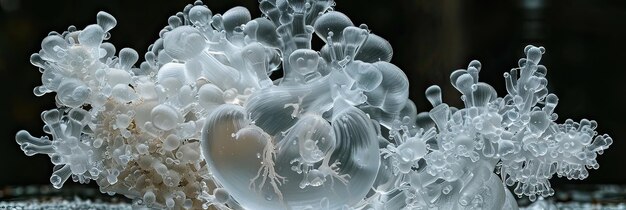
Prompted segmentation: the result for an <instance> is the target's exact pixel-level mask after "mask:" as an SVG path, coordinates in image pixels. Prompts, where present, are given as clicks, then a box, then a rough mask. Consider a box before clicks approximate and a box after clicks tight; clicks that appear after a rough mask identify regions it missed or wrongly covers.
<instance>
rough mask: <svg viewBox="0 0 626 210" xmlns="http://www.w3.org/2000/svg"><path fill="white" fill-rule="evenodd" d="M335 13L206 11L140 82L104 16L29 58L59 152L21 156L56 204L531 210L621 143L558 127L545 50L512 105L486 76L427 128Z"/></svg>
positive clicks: (54, 37) (168, 32)
mask: <svg viewBox="0 0 626 210" xmlns="http://www.w3.org/2000/svg"><path fill="white" fill-rule="evenodd" d="M333 6H334V2H333V0H260V9H261V11H262V13H263V14H264V15H263V17H259V18H256V19H252V18H251V17H250V16H251V15H250V13H249V11H248V10H247V9H246V8H243V7H235V8H232V9H230V10H228V11H226V12H225V13H224V14H222V15H220V14H215V15H214V14H213V12H212V11H211V10H210V9H208V7H207V6H205V5H203V3H202V2H201V1H196V2H195V3H194V4H189V5H187V6H186V7H185V8H184V10H183V12H179V13H177V14H176V15H173V16H171V17H170V18H169V19H168V23H169V25H167V26H165V28H163V30H161V32H160V34H159V35H160V38H159V39H157V40H156V41H155V42H154V44H152V45H151V46H150V47H149V48H148V50H147V52H146V53H145V55H144V58H145V61H144V62H141V63H140V64H139V65H135V63H136V62H137V61H138V60H139V55H138V53H137V52H136V51H135V50H133V49H130V48H124V49H121V50H119V51H118V52H117V53H116V49H115V47H114V45H113V44H111V43H108V42H106V40H107V39H108V38H109V37H110V34H109V30H111V28H113V27H114V26H115V25H116V23H117V21H116V20H115V18H113V16H111V15H110V14H108V13H106V12H100V13H98V14H97V18H96V21H97V24H93V25H89V26H87V27H85V28H84V29H82V30H78V29H76V27H74V26H70V27H69V28H68V30H67V31H65V32H63V33H57V32H51V33H50V34H49V35H48V36H47V37H46V38H44V39H43V41H42V44H41V48H42V49H41V51H39V52H38V53H35V54H33V55H32V56H31V58H30V60H31V62H32V64H33V65H34V66H36V67H38V68H39V70H40V72H41V73H42V78H41V81H42V85H41V86H38V87H36V88H35V89H34V94H35V95H37V96H41V95H43V94H46V93H56V104H57V108H55V109H52V110H47V111H44V112H43V113H42V114H41V117H42V119H43V121H44V122H45V126H44V128H43V130H44V131H45V132H46V133H47V134H50V135H51V137H49V136H43V137H33V136H31V135H30V134H29V133H28V132H27V131H23V130H22V131H19V132H18V133H17V135H16V140H17V143H18V144H19V145H20V146H21V148H22V150H23V151H24V153H25V154H26V155H29V156H30V155H35V154H45V155H48V156H50V159H51V161H52V163H53V164H54V165H55V166H54V169H53V172H52V176H51V177H50V182H51V183H52V185H53V186H54V187H56V188H60V187H62V186H63V183H65V182H66V181H67V180H68V179H70V178H71V179H72V181H74V182H80V183H87V182H89V181H91V180H93V181H95V182H96V183H97V184H98V185H99V186H100V190H101V192H102V193H108V194H116V193H119V194H122V195H125V196H127V197H129V198H131V199H133V200H134V201H135V205H138V206H147V207H153V208H176V209H198V208H209V207H212V208H217V209H229V208H234V209H254V210H261V209H430V208H438V209H516V208H517V204H516V201H515V199H514V195H517V196H528V197H529V198H530V200H535V199H536V198H537V196H543V197H546V196H550V195H552V194H553V193H554V190H553V189H552V187H551V186H550V182H549V179H550V178H551V177H553V176H554V175H555V174H556V175H557V176H559V177H567V178H569V179H584V178H586V177H587V176H588V175H589V172H588V171H587V170H588V169H597V168H598V167H599V165H598V163H597V162H596V160H595V159H596V157H597V155H599V154H602V152H603V151H604V150H605V149H607V148H608V147H609V145H611V143H612V139H611V138H610V137H609V136H608V135H606V134H605V135H597V132H596V131H594V129H595V128H596V127H597V123H596V122H595V121H593V120H586V119H583V120H581V121H580V122H574V121H573V120H571V119H568V120H565V123H563V124H557V123H555V120H556V119H557V114H556V113H554V112H553V111H554V109H555V107H556V105H557V102H558V98H557V96H556V95H554V94H552V93H549V92H548V89H547V88H546V86H547V84H548V82H547V80H546V78H545V75H546V67H544V66H543V65H540V64H539V61H540V60H541V57H542V55H543V54H544V53H545V49H544V48H543V47H535V46H527V47H526V48H525V49H524V54H525V58H522V59H520V60H519V63H518V67H516V68H513V69H512V70H510V71H509V72H507V73H504V79H505V82H506V90H507V94H506V95H505V96H504V97H498V96H497V94H496V91H495V90H494V88H493V87H492V86H490V85H489V84H486V83H483V82H480V81H479V72H480V70H481V64H480V62H478V61H472V62H470V63H469V65H468V67H467V69H461V70H456V71H454V72H453V73H452V74H451V75H450V80H451V82H452V85H453V86H454V87H455V88H456V89H458V91H459V92H461V93H462V97H461V100H462V101H463V102H464V105H465V107H462V108H455V107H450V106H449V105H447V104H446V103H443V102H442V99H441V98H442V97H441V89H440V88H439V87H438V86H436V85H434V86H431V87H429V88H428V89H427V90H426V97H427V99H428V101H429V102H430V103H431V104H432V106H433V107H434V108H432V109H431V110H430V111H427V112H421V113H418V112H417V109H416V107H415V105H414V104H413V102H412V101H411V100H409V99H408V91H409V83H408V80H407V78H406V76H405V74H404V73H403V72H402V70H400V69H399V68H398V67H396V66H395V65H393V64H391V63H389V61H390V60H391V57H392V48H391V46H390V44H389V43H388V42H387V41H386V40H385V39H383V38H381V37H379V36H377V35H375V34H373V33H370V30H369V29H368V27H367V26H366V25H364V24H363V25H360V26H354V24H353V23H352V21H351V20H350V19H349V18H348V17H347V16H346V15H344V14H343V13H341V12H338V11H334V10H333ZM313 34H315V35H317V36H318V37H319V38H320V39H321V40H323V41H324V43H325V44H324V46H323V47H322V48H321V49H320V50H319V51H316V50H312V49H311V39H313V38H314V35H313ZM278 71H280V72H282V76H281V77H280V78H279V79H275V80H272V79H270V75H272V74H275V73H276V72H278ZM507 187H510V188H507ZM509 189H513V190H512V193H511V191H510V190H509Z"/></svg>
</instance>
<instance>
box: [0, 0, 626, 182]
mask: <svg viewBox="0 0 626 210" xmlns="http://www.w3.org/2000/svg"><path fill="white" fill-rule="evenodd" d="M390 2H392V1H363V0H337V6H336V9H337V10H339V11H341V12H343V13H345V14H347V15H348V16H349V17H350V18H352V21H353V22H354V23H355V24H357V25H358V24H360V23H366V24H367V25H368V26H369V28H370V29H371V30H372V32H373V33H376V34H378V35H380V36H382V37H384V38H386V39H387V40H389V42H391V45H392V46H393V48H394V57H393V60H392V63H394V64H396V65H397V66H399V67H400V68H402V69H403V70H404V71H405V73H406V74H407V76H408V78H409V80H410V84H411V94H410V98H411V99H412V100H413V101H415V103H416V104H417V106H418V110H419V111H427V110H429V109H430V106H429V105H428V103H427V101H426V100H425V98H424V90H425V89H426V88H427V87H428V86H430V85H432V84H438V85H440V86H441V87H442V89H443V91H444V100H445V101H446V102H447V103H449V104H452V105H455V106H457V107H458V106H460V105H461V104H460V100H459V96H460V95H459V94H458V93H456V91H455V90H454V88H453V87H452V86H451V85H450V83H449V76H448V75H449V73H450V72H452V71H453V70H455V69H459V68H466V67H467V64H468V63H469V62H470V61H471V60H473V59H478V60H480V61H481V62H482V63H483V68H482V71H481V75H480V78H481V80H482V81H484V82H488V83H489V84H491V85H493V86H494V87H495V88H496V89H497V90H498V93H499V95H500V96H503V95H504V94H505V93H506V92H505V90H504V78H503V76H502V74H503V73H504V72H505V71H508V70H510V69H511V68H513V67H516V66H517V60H518V59H519V58H520V57H522V56H523V49H524V46H526V45H527V44H534V45H541V46H544V47H546V49H547V53H546V54H545V55H544V58H543V60H542V63H543V64H544V65H546V66H547V67H548V76H547V77H548V80H549V82H550V83H549V87H550V89H551V91H552V92H554V93H556V94H557V95H558V96H559V98H560V101H559V106H558V107H557V110H556V111H557V113H559V116H560V118H559V121H558V122H563V121H564V120H565V119H566V118H573V119H574V120H576V121H578V120H580V119H582V118H588V119H594V120H597V121H598V122H599V128H598V132H599V133H601V134H602V133H609V134H610V135H611V136H612V137H613V139H614V143H613V145H612V146H611V148H610V149H609V150H608V151H607V152H606V153H605V154H603V155H601V156H600V157H599V158H598V161H599V162H600V165H601V167H600V169H599V170H592V171H590V173H591V174H590V177H589V178H588V179H586V180H583V181H568V180H565V179H557V178H554V179H553V182H552V183H553V184H554V185H555V186H556V187H558V186H559V185H563V184H566V183H567V184H600V183H604V184H611V183H613V184H626V175H624V174H623V172H624V170H623V168H624V163H623V162H624V161H625V160H626V146H625V144H624V143H623V142H624V140H625V139H626V88H625V87H624V85H625V84H626V83H625V82H624V80H625V79H626V69H624V66H625V65H624V61H625V60H626V41H625V40H624V38H625V37H626V1H621V0H613V1H609V0H600V1H588V0H512V1H497V0H492V1H478V0H429V1H425V0H401V1H400V0H398V1H393V2H394V3H390ZM188 3H193V0H150V1H123V0H93V1H83V0H71V1H70V0H68V1H37V0H0V75H2V76H0V79H1V80H2V81H1V82H0V84H1V85H2V89H1V90H2V93H4V94H3V95H4V96H6V97H5V98H2V99H0V101H2V102H1V103H0V104H1V107H0V110H1V111H0V119H2V123H0V125H2V126H0V188H1V187H2V186H7V185H25V184H43V185H49V181H48V180H49V177H50V174H51V172H52V164H51V163H50V160H49V158H48V157H47V156H44V155H36V156H33V157H27V156H25V155H24V153H22V151H21V150H20V149H19V146H18V145H17V143H16V142H15V133H16V132H17V131H18V130H21V129H26V130H28V131H29V132H31V134H33V135H34V136H41V135H43V132H42V126H43V122H42V121H41V119H40V116H39V114H40V113H41V111H43V110H47V109H51V108H54V107H55V105H54V96H53V95H50V94H49V95H45V96H44V97H41V98H39V97H35V96H34V95H33V92H32V90H33V88H34V87H35V86H38V85H40V84H41V74H40V73H39V72H38V71H37V68H36V67H34V66H32V65H30V62H29V56H30V55H31V54H32V53H35V52H38V51H39V49H40V43H41V40H42V39H43V38H44V37H45V36H46V35H47V34H48V32H50V31H59V32H62V31H64V30H66V29H67V27H68V26H69V25H76V26H77V27H78V28H83V27H85V26H86V25H89V24H92V23H95V21H96V13H97V12H98V11H101V10H104V11H107V12H109V13H111V14H112V15H114V16H115V17H116V18H117V20H118V25H117V27H116V28H114V29H113V30H112V31H111V32H112V38H111V39H110V40H109V41H110V42H112V43H114V44H115V46H116V47H117V49H118V50H119V49H121V48H123V47H132V48H134V49H136V50H137V51H138V52H139V53H140V55H143V52H144V51H145V49H147V47H148V45H149V44H151V43H152V42H153V41H154V40H156V38H158V32H159V30H160V29H161V28H162V27H163V26H165V25H166V24H167V18H168V17H169V16H170V15H173V14H175V13H176V12H178V11H181V10H182V8H183V7H184V6H185V5H186V4H188ZM205 4H207V5H209V8H210V9H211V10H212V11H213V13H214V14H215V13H223V12H225V11H226V10H227V9H228V8H231V7H233V6H237V5H241V6H244V7H246V8H248V9H249V10H250V11H251V13H252V16H253V17H258V16H260V12H259V11H258V7H257V4H258V3H257V1H256V0H207V1H205ZM141 57H143V56H141ZM71 184H72V183H70V181H68V183H66V185H71Z"/></svg>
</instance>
